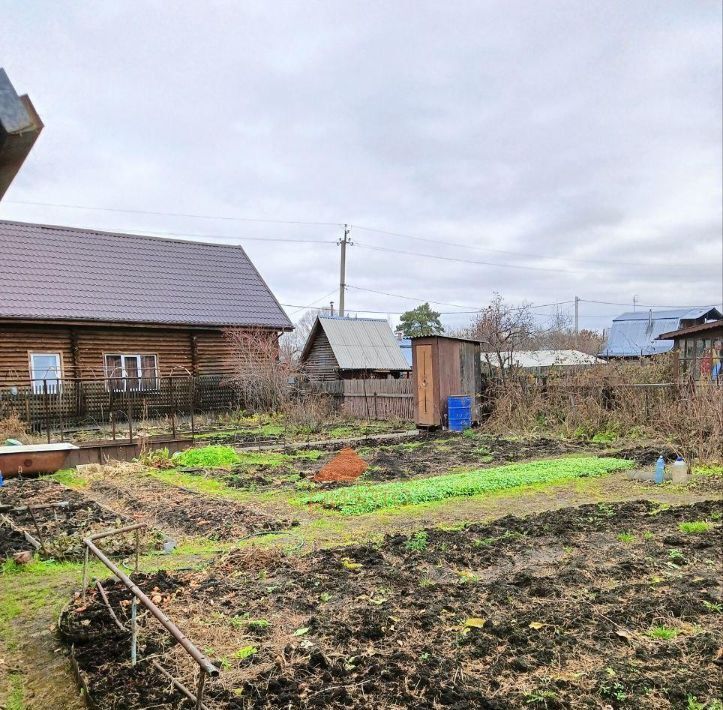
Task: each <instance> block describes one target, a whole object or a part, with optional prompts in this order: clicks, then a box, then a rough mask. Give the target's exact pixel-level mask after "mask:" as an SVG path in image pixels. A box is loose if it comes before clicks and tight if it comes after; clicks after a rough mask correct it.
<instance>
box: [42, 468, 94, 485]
mask: <svg viewBox="0 0 723 710" xmlns="http://www.w3.org/2000/svg"><path fill="white" fill-rule="evenodd" d="M48 478H51V479H53V480H54V481H57V482H58V483H62V484H63V485H64V486H68V488H85V487H86V486H87V485H88V483H89V481H88V479H87V478H86V477H84V476H82V475H81V474H79V473H78V472H77V471H76V470H75V469H74V468H64V469H62V470H61V471H57V472H56V473H54V474H53V475H52V476H48Z"/></svg>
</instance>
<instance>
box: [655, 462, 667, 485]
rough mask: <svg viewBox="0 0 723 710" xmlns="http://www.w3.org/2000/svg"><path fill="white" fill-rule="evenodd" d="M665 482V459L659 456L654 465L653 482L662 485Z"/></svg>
mask: <svg viewBox="0 0 723 710" xmlns="http://www.w3.org/2000/svg"><path fill="white" fill-rule="evenodd" d="M664 480H665V459H664V458H663V457H662V455H661V456H659V457H658V462H657V463H656V464H655V482H656V483H662V482H663V481H664Z"/></svg>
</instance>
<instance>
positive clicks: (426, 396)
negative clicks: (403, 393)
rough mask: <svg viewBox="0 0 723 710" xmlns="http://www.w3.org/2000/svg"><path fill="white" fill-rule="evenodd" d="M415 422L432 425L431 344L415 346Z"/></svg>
mask: <svg viewBox="0 0 723 710" xmlns="http://www.w3.org/2000/svg"><path fill="white" fill-rule="evenodd" d="M416 350H417V353H416V354H417V360H416V367H417V410H418V411H417V424H422V425H425V424H426V425H429V426H433V425H434V424H436V422H435V421H434V392H433V390H434V386H433V385H434V383H433V377H432V346H431V345H418V346H417V348H416Z"/></svg>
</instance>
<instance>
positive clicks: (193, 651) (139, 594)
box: [83, 538, 219, 677]
mask: <svg viewBox="0 0 723 710" xmlns="http://www.w3.org/2000/svg"><path fill="white" fill-rule="evenodd" d="M83 542H84V543H85V545H86V547H87V548H88V549H89V550H90V551H91V552H92V553H93V554H94V555H95V556H96V557H97V558H98V559H99V560H100V561H101V562H102V563H103V564H104V565H105V566H106V567H107V568H108V569H109V570H110V571H111V572H112V573H113V574H114V575H115V576H116V577H117V578H118V579H119V580H120V581H121V582H123V584H125V586H126V587H127V588H128V590H129V591H130V592H131V593H132V594H133V595H134V596H135V597H136V598H137V599H138V601H140V603H141V604H143V606H144V607H146V609H148V611H150V612H151V614H153V616H155V617H156V619H158V621H159V622H160V623H161V625H162V626H163V627H164V628H165V629H166V631H168V633H169V634H171V636H173V638H174V639H176V641H178V643H179V644H180V645H181V646H183V648H184V649H185V650H186V652H187V653H188V654H189V655H190V656H191V658H193V660H194V661H196V663H198V665H199V666H200V667H201V668H202V669H203V670H204V671H205V672H206V673H208V674H209V675H211V676H213V677H216V676H218V674H219V670H218V668H216V666H214V665H213V663H211V661H209V660H208V658H206V656H204V654H203V653H201V651H199V650H198V649H197V648H196V646H194V645H193V643H192V642H191V641H190V640H189V639H188V638H187V637H186V636H185V634H184V633H183V632H182V631H181V630H180V629H179V628H178V627H177V626H176V625H175V624H174V623H173V622H172V621H171V620H170V619H169V618H168V617H167V616H166V615H165V614H164V613H163V612H162V611H161V610H160V609H159V608H158V607H157V606H156V605H155V604H154V603H153V602H152V601H151V600H150V599H149V598H148V597H147V596H146V594H145V593H144V592H143V590H142V589H141V588H140V587H139V586H138V585H137V584H135V583H134V582H133V580H132V579H131V578H130V577H129V576H128V575H127V574H125V572H123V571H121V570H120V569H119V568H118V567H117V566H116V565H115V564H113V562H111V561H110V560H109V559H108V558H107V557H106V555H105V554H104V553H103V551H102V550H100V549H99V548H98V547H97V546H96V545H95V544H94V543H93V541H92V540H91V539H90V538H86V539H85V540H83Z"/></svg>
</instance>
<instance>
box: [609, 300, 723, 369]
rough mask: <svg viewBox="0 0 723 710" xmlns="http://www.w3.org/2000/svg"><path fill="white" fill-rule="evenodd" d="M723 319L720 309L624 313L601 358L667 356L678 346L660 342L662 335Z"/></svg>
mask: <svg viewBox="0 0 723 710" xmlns="http://www.w3.org/2000/svg"><path fill="white" fill-rule="evenodd" d="M721 317H723V315H721V313H720V311H718V310H717V309H716V308H692V309H691V308H682V309H675V310H667V311H652V310H651V311H634V312H632V313H623V314H622V315H619V316H618V317H617V318H615V319H614V320H613V324H612V327H611V328H610V332H609V333H608V339H607V342H606V343H605V346H604V347H603V349H602V350H601V352H600V353H599V356H600V357H602V358H605V359H611V358H639V357H646V356H650V355H659V354H661V353H667V352H669V351H670V350H672V349H673V345H674V343H673V341H672V340H667V339H666V340H660V339H659V336H660V335H662V334H663V333H669V332H671V331H674V330H679V329H681V328H687V327H689V326H692V325H702V324H704V323H706V322H707V321H709V320H715V319H718V318H721Z"/></svg>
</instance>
